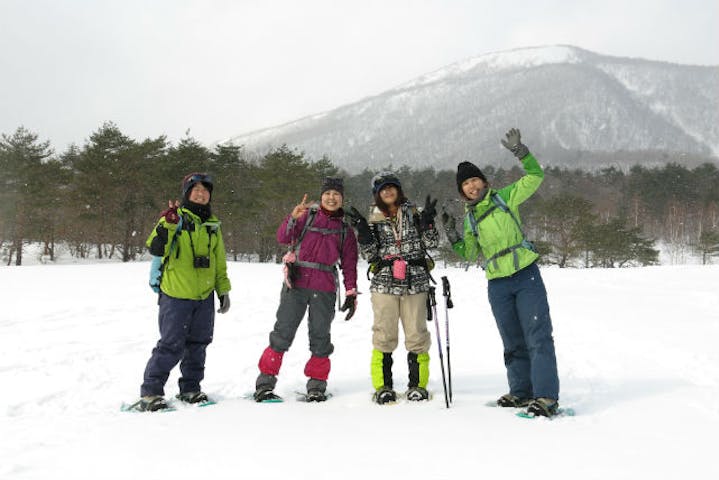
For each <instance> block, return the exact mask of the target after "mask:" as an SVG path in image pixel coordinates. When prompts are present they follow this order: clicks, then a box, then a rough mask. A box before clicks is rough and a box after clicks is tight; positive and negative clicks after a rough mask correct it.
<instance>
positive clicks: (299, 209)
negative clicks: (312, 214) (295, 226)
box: [291, 193, 312, 220]
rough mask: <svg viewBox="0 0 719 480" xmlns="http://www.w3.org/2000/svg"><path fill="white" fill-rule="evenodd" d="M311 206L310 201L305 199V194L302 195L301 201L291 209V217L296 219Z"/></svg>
mask: <svg viewBox="0 0 719 480" xmlns="http://www.w3.org/2000/svg"><path fill="white" fill-rule="evenodd" d="M311 206H312V202H308V201H307V194H306V193H305V195H304V196H303V197H302V201H301V202H300V203H298V204H297V205H295V208H293V209H292V213H291V215H292V218H294V219H295V220H297V219H298V218H300V217H301V216H302V214H304V213H305V212H306V211H307V210H308V209H309V208H310V207H311Z"/></svg>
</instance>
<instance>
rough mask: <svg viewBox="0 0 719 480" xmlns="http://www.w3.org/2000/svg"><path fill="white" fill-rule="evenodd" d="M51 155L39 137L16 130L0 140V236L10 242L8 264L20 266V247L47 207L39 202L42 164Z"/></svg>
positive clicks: (41, 187) (21, 129)
mask: <svg viewBox="0 0 719 480" xmlns="http://www.w3.org/2000/svg"><path fill="white" fill-rule="evenodd" d="M52 154H53V152H52V150H51V149H50V142H47V141H46V142H39V141H38V135H37V134H36V133H33V132H30V131H29V130H27V129H25V127H19V128H18V129H17V130H16V131H15V133H14V134H13V135H12V136H9V135H5V134H3V135H2V138H1V139H0V171H2V172H3V180H2V188H1V189H0V190H1V191H0V205H1V206H0V208H1V209H2V210H1V211H2V215H0V218H2V221H0V226H2V228H3V233H2V235H3V237H4V238H8V239H9V240H10V252H9V255H8V260H7V264H8V265H10V264H11V263H12V257H13V254H14V256H15V264H16V265H22V260H23V244H24V242H25V241H26V240H28V239H29V238H28V236H29V235H31V234H32V233H33V232H32V230H33V228H39V226H40V221H41V218H40V215H37V216H36V214H38V211H39V210H38V209H39V208H47V205H41V204H40V202H39V201H38V200H40V199H41V198H44V197H43V196H42V194H43V187H44V186H45V184H46V182H44V181H43V180H47V178H43V173H44V172H43V162H44V161H45V159H47V158H48V157H50V156H51V155H52Z"/></svg>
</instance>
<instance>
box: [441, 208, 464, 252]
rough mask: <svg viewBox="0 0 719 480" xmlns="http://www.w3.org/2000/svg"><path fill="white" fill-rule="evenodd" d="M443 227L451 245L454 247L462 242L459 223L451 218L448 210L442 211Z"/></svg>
mask: <svg viewBox="0 0 719 480" xmlns="http://www.w3.org/2000/svg"><path fill="white" fill-rule="evenodd" d="M441 218H442V225H443V226H444V233H445V235H447V240H449V243H450V244H452V245H454V244H455V243H457V242H458V241H460V240H461V238H460V236H459V234H458V233H457V221H456V220H455V219H454V217H453V216H451V215H450V214H449V213H448V212H447V210H445V209H442V217H441Z"/></svg>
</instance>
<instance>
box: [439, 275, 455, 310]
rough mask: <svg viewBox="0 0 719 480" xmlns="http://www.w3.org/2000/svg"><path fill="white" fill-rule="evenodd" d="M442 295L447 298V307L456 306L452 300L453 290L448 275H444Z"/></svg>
mask: <svg viewBox="0 0 719 480" xmlns="http://www.w3.org/2000/svg"><path fill="white" fill-rule="evenodd" d="M442 296H443V297H444V298H445V299H446V303H447V308H452V307H454V303H453V302H452V290H451V288H450V286H449V279H448V278H447V277H442Z"/></svg>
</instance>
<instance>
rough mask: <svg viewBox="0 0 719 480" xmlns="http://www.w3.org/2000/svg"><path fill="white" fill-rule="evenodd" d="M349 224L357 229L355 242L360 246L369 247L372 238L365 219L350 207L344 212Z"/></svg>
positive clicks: (372, 240)
mask: <svg viewBox="0 0 719 480" xmlns="http://www.w3.org/2000/svg"><path fill="white" fill-rule="evenodd" d="M345 215H346V216H347V218H348V220H349V222H350V224H351V225H352V226H353V227H354V228H356V229H357V241H358V242H359V243H360V245H369V244H371V243H373V242H374V236H373V235H372V231H371V230H370V228H369V224H368V223H367V219H366V218H364V217H363V216H362V214H361V213H360V212H358V211H357V209H356V208H355V207H350V208H349V210H347V211H346V212H345Z"/></svg>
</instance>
